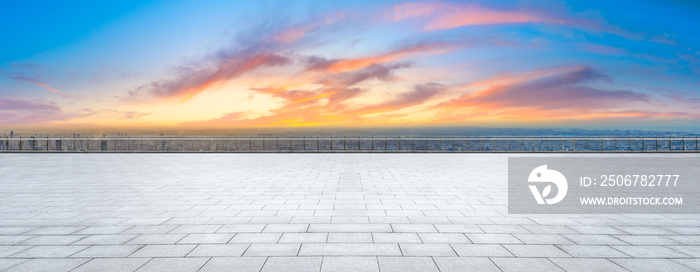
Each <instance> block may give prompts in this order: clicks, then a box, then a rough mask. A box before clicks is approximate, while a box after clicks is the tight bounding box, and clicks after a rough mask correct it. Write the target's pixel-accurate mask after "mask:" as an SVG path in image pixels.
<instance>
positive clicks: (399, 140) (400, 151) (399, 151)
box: [399, 136, 697, 152]
mask: <svg viewBox="0 0 700 272" xmlns="http://www.w3.org/2000/svg"><path fill="white" fill-rule="evenodd" d="M695 146H697V143H696V144H695ZM399 152H401V136H399Z"/></svg>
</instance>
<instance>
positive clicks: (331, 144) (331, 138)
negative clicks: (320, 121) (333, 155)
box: [331, 136, 333, 152]
mask: <svg viewBox="0 0 700 272" xmlns="http://www.w3.org/2000/svg"><path fill="white" fill-rule="evenodd" d="M331 152H333V136H331Z"/></svg>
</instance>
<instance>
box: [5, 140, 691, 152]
mask: <svg viewBox="0 0 700 272" xmlns="http://www.w3.org/2000/svg"><path fill="white" fill-rule="evenodd" d="M698 151H699V149H698V137H163V136H160V137H86V138H82V137H70V138H55V137H54V138H51V137H49V138H38V137H30V138H0V153H2V152H5V153H7V152H97V153H99V152H143V153H149V152H172V153H178V152H181V153H187V152H209V153H226V152H234V153H235V152H406V153H411V152H447V153H449V152H481V153H492V152H524V153H527V152H552V153H560V152H698Z"/></svg>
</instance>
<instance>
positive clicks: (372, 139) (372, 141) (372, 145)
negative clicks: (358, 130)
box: [370, 136, 374, 151]
mask: <svg viewBox="0 0 700 272" xmlns="http://www.w3.org/2000/svg"><path fill="white" fill-rule="evenodd" d="M370 142H371V147H372V151H374V136H372V138H371V139H370Z"/></svg>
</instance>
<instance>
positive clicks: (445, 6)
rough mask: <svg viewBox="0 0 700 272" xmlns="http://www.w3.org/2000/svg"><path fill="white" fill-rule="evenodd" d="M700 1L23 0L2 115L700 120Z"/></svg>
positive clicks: (637, 123)
mask: <svg viewBox="0 0 700 272" xmlns="http://www.w3.org/2000/svg"><path fill="white" fill-rule="evenodd" d="M698 10H700V6H698V5H696V4H692V3H689V2H684V1H678V2H662V1H647V2H643V3H637V2H616V3H608V2H584V1H544V2H540V1H538V2H537V3H530V2H527V1H506V2H499V3H489V2H485V1H468V2H467V1H451V2H450V1H414V2H406V1H381V2H370V1H368V2H358V3H353V4H351V3H327V2H314V1H293V2H274V1H263V2H255V3H252V2H231V3H219V2H217V1H211V2H209V1H204V2H196V3H194V2H187V1H151V2H148V3H141V2H139V1H133V2H132V1H120V2H118V3H108V4H105V3H77V2H75V3H65V2H64V3H51V2H46V3H42V2H34V3H11V4H9V8H7V9H5V11H4V14H3V16H2V17H3V19H0V22H1V24H2V25H4V26H7V27H5V28H3V29H2V30H0V33H2V36H3V37H8V40H9V41H12V42H10V43H4V44H3V45H2V46H1V47H2V52H3V53H2V54H0V55H1V56H0V57H1V59H0V128H15V127H60V126H62V127H66V126H74V127H81V126H83V127H90V126H113V127H125V128H134V127H148V126H157V127H178V128H187V129H197V128H247V127H289V126H302V127H306V126H331V127H357V126H370V127H385V126H394V127H400V126H418V127H422V126H472V127H474V126H475V127H479V126H487V127H489V126H492V127H582V128H598V127H615V126H621V127H626V128H635V129H652V130H653V129H655V128H664V129H667V128H673V127H679V128H688V127H693V126H694V124H696V123H697V121H698V119H699V118H700V94H699V93H698V91H697V88H698V86H700V81H699V80H698V78H699V77H698V74H700V38H698V37H697V36H696V35H694V33H693V30H694V29H696V28H697V27H698V23H697V20H694V14H696V13H697V11H698ZM649 18H655V19H654V20H650V19H649ZM681 130H682V129H681Z"/></svg>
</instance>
